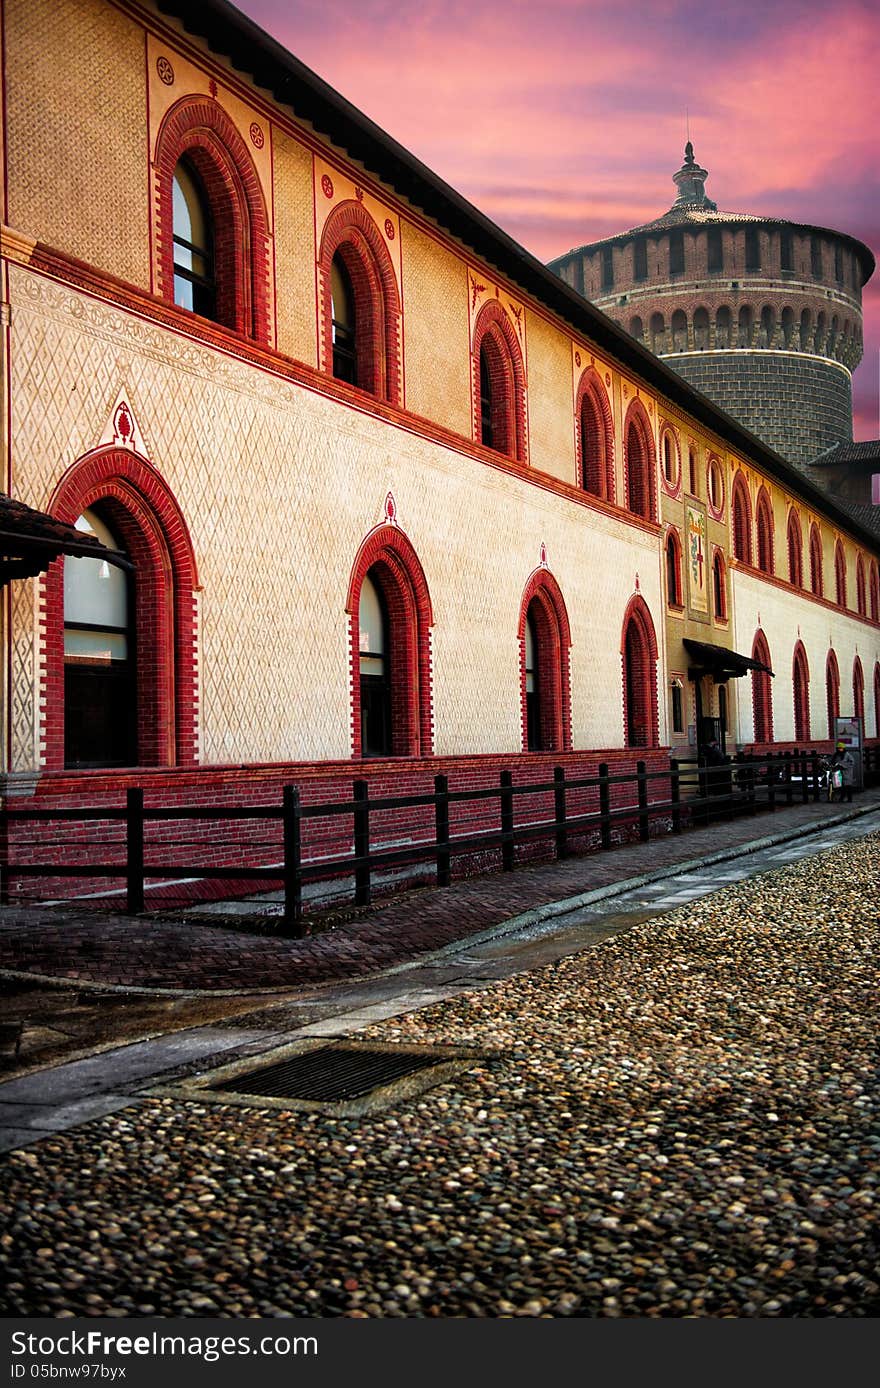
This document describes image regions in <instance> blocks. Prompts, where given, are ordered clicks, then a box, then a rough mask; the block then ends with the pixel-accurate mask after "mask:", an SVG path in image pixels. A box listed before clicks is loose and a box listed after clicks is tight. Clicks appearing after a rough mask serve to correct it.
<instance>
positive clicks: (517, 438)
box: [471, 299, 528, 463]
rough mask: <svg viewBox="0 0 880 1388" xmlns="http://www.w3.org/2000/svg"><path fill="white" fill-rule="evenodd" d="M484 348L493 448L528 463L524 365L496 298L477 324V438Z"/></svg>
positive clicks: (474, 356)
mask: <svg viewBox="0 0 880 1388" xmlns="http://www.w3.org/2000/svg"><path fill="white" fill-rule="evenodd" d="M482 351H485V354H486V364H487V366H488V369H489V381H490V388H491V418H492V435H493V439H494V444H493V447H495V448H496V449H497V450H498V452H499V453H504V454H506V455H507V457H508V458H513V459H515V461H516V462H518V463H527V462H528V446H527V435H526V406H525V386H526V381H525V367H524V364H523V357H522V352H521V350H520V345H519V342H518V341H517V338H516V333H515V332H514V330H513V328H512V327H511V324H510V319H509V317H508V316H507V314H506V313H505V312H504V310H503V309H502V308H501V306H500V304H498V303H497V302H496V301H495V300H494V299H493V300H490V301H489V303H487V304H484V305H483V307H482V308H481V309H480V311H479V313H478V314H477V318H476V322H475V324H474V341H473V350H472V361H471V389H472V391H473V401H474V405H473V420H474V438H475V439H476V440H477V442H478V443H479V441H480V436H481V428H480V417H481V403H482V391H481V388H480V353H481V352H482Z"/></svg>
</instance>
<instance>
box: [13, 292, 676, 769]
mask: <svg viewBox="0 0 880 1388" xmlns="http://www.w3.org/2000/svg"><path fill="white" fill-rule="evenodd" d="M11 283H12V297H13V316H12V324H13V327H12V351H11V356H10V368H11V372H12V382H13V418H12V438H13V469H14V486H15V490H16V493H17V494H18V495H19V496H21V498H22V499H23V500H26V501H28V502H29V503H31V504H33V505H36V506H40V507H45V506H46V504H47V503H48V501H49V498H50V496H51V493H52V491H53V490H54V488H55V486H56V485H57V482H58V480H59V478H60V476H61V475H62V474H63V472H64V471H65V469H66V468H67V467H68V466H70V464H71V463H73V462H74V461H75V460H76V459H77V458H78V457H80V456H81V455H82V454H83V453H85V452H86V451H88V450H89V449H90V448H93V447H94V446H95V445H96V444H97V443H98V441H99V439H100V436H101V433H102V431H103V429H104V427H105V425H106V423H107V419H108V416H109V414H110V412H111V410H112V408H113V405H114V402H115V400H116V397H117V394H118V392H119V391H120V390H121V389H124V390H125V391H126V392H127V395H128V399H129V401H130V404H131V407H132V409H133V411H134V414H135V418H136V422H137V425H138V427H139V429H140V431H141V433H142V435H143V437H144V441H145V448H146V450H147V452H148V455H149V457H150V460H151V461H152V462H153V464H154V466H155V467H157V469H158V470H159V472H160V473H161V475H162V477H163V478H164V479H165V481H166V482H167V484H168V487H169V489H170V490H171V492H172V493H173V494H174V496H175V497H176V498H177V500H178V502H179V504H180V506H181V508H182V510H183V514H184V516H185V518H186V520H187V523H188V525H189V527H190V532H191V536H192V540H193V544H194V547H195V553H196V561H197V565H198V571H199V578H200V582H201V585H202V589H203V591H202V593H201V600H200V604H201V605H200V611H201V648H200V652H199V666H200V670H201V689H202V708H201V730H202V756H203V759H204V760H205V761H206V762H218V761H221V762H226V761H251V760H263V759H270V760H274V759H285V758H308V759H312V758H314V759H323V758H332V757H347V756H349V755H350V751H351V747H350V710H349V660H348V648H347V617H346V613H345V601H346V592H347V588H348V583H349V578H350V573H351V568H352V565H353V563H354V559H355V556H356V554H357V551H358V547H359V546H360V544H361V542H362V540H363V539H364V537H365V536H366V534H367V533H368V532H369V531H370V530H371V529H372V528H373V527H374V526H375V525H377V524H378V523H380V522H381V521H382V518H383V514H384V511H383V507H384V501H385V497H386V495H387V493H388V492H389V491H391V492H393V494H394V497H395V500H396V502H397V507H398V514H399V518H400V524H401V527H402V529H403V530H404V531H405V532H406V534H407V535H408V536H409V538H410V540H411V541H412V543H413V545H414V546H415V549H416V552H417V553H418V555H419V558H420V561H421V563H422V565H423V568H424V571H425V575H426V577H427V581H428V585H429V589H430V593H431V598H432V601H433V605H434V615H435V627H434V633H433V642H434V713H435V728H436V750H437V752H438V753H453V752H485V751H499V752H506V751H510V752H515V751H519V750H520V748H521V723H520V707H519V673H518V666H517V654H518V646H517V640H516V631H517V623H518V617H519V608H520V603H521V599H522V593H523V590H524V588H525V585H526V583H527V581H528V578H529V575H530V574H531V572H532V571H533V570H534V569H535V568H536V567H537V565H538V564H539V563H540V555H541V545H542V543H543V544H545V545H546V548H547V562H548V566H549V568H550V570H551V572H552V573H553V575H554V577H555V578H556V579H557V581H558V582H559V584H560V587H561V589H562V592H563V595H564V598H565V601H566V605H567V609H568V613H569V618H570V620H571V624H572V632H573V646H572V653H571V654H572V713H573V731H574V741H575V745H576V746H590V747H596V746H614V745H620V743H621V742H622V706H621V693H620V682H621V671H620V632H621V626H622V622H623V614H624V610H625V608H626V604H627V602H628V600H629V598H630V596H631V595H632V592H633V591H634V589H635V587H636V583H637V582H638V584H639V586H640V591H641V592H642V594H643V596H644V597H645V599H646V601H647V602H648V604H649V606H650V607H651V609H652V612H653V613H654V620H655V626H657V621H658V619H657V612H658V602H659V570H658V564H657V552H656V544H655V542H654V539H653V537H652V536H650V535H648V534H645V533H644V532H642V531H638V530H635V529H633V528H630V527H627V526H624V525H622V524H621V523H620V522H617V521H614V520H613V519H610V518H605V517H600V518H597V517H595V516H594V515H593V514H592V513H590V512H588V511H587V510H586V509H585V508H583V507H581V506H578V505H576V504H572V503H571V502H566V501H564V500H563V499H562V498H560V497H558V496H556V495H553V494H551V493H548V492H544V491H542V490H541V489H539V488H535V487H534V486H532V485H530V484H529V482H528V481H527V480H526V478H522V479H520V478H511V477H510V476H509V475H507V474H505V473H503V472H499V471H496V470H495V469H492V468H487V467H486V466H485V465H484V464H481V463H480V462H478V461H476V460H474V459H472V458H468V457H466V456H463V455H461V454H459V453H457V452H456V451H454V450H453V449H450V448H444V447H440V446H438V445H436V444H432V443H430V442H428V441H426V440H424V439H422V438H420V437H419V436H417V435H415V434H412V433H410V432H409V431H406V430H402V429H396V428H394V427H392V426H389V425H387V424H384V423H383V422H382V421H380V420H377V419H374V418H373V417H372V416H370V415H367V414H363V415H362V414H360V413H358V412H356V411H354V410H352V409H350V408H348V407H346V406H344V405H340V404H337V403H336V402H334V401H332V400H330V399H328V398H326V397H323V396H322V395H320V394H319V393H317V392H314V391H309V390H305V389H302V388H299V387H297V386H294V385H291V384H289V383H287V382H283V381H280V380H278V379H276V378H274V377H272V376H271V375H269V374H268V373H265V372H260V371H256V370H253V369H251V368H249V367H247V366H245V365H243V364H236V363H231V362H230V361H228V360H226V359H223V358H221V357H219V356H217V355H215V354H213V353H210V352H198V353H193V351H192V349H191V347H190V345H189V344H188V343H187V342H186V341H185V340H184V339H182V338H181V337H180V336H179V335H177V334H174V333H170V332H165V331H163V330H161V329H157V328H155V327H153V326H150V325H147V324H145V323H142V322H141V321H140V320H138V319H136V318H133V317H129V316H127V315H125V314H123V313H120V312H119V311H117V310H116V309H103V308H102V307H101V306H100V305H97V304H94V303H92V304H91V305H89V309H88V313H87V314H86V313H85V312H84V309H85V301H84V299H83V298H82V297H81V296H79V295H77V294H73V293H71V292H69V291H67V290H65V289H64V288H62V287H60V286H58V285H55V284H52V283H50V282H48V281H46V280H44V279H42V278H41V277H39V276H35V275H32V274H31V273H30V272H29V271H27V270H26V269H24V268H23V267H19V266H14V267H12V273H11ZM74 352H75V353H76V359H77V363H78V369H79V376H78V381H79V388H78V389H77V390H76V391H71V390H70V379H69V365H68V363H69V362H70V360H71V357H72V354H73V353H74ZM35 380H38V381H39V389H40V408H39V409H38V410H37V409H34V408H33V385H34V382H35ZM637 574H638V580H637V578H636V575H637ZM36 587H37V585H32V584H28V585H21V586H20V589H19V591H20V593H21V595H22V597H21V602H20V611H19V613H18V617H17V621H18V628H17V636H16V649H15V653H14V658H13V679H14V681H15V684H16V688H17V689H18V690H19V691H20V697H19V699H18V701H17V702H16V706H15V710H14V718H15V723H16V729H15V735H14V746H15V756H16V765H17V768H18V769H26V767H27V766H30V765H32V764H33V761H32V760H29V757H30V758H32V756H33V745H34V743H33V739H34V728H35V726H36V718H37V711H36V707H35V703H34V693H33V691H34V687H35V681H34V673H35V670H36V669H37V667H38V652H39V641H38V634H37V629H36V625H35V623H34V621H33V618H32V616H31V618H30V619H28V614H27V611H26V610H25V608H26V604H27V600H29V601H30V603H31V605H33V603H34V602H35V600H36V597H35V590H36ZM25 593H27V599H26V598H25ZM657 630H658V640H660V639H661V637H660V629H659V626H658V627H657Z"/></svg>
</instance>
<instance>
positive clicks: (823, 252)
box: [549, 140, 874, 465]
mask: <svg viewBox="0 0 880 1388" xmlns="http://www.w3.org/2000/svg"><path fill="white" fill-rule="evenodd" d="M672 178H673V182H674V183H675V185H676V188H677V190H678V193H677V197H676V199H675V202H674V203H673V204H672V206H671V207H670V209H669V211H668V212H666V213H665V214H664V215H663V216H662V217H658V218H657V219H656V220H655V221H653V222H648V223H646V224H645V225H644V226H639V227H634V228H633V229H632V230H630V231H625V232H621V233H620V234H619V235H617V236H610V237H607V238H606V239H605V240H603V241H593V242H591V243H589V244H588V245H585V246H580V247H578V248H577V249H576V250H572V251H569V252H568V253H567V254H566V255H562V256H559V257H558V258H557V259H556V260H553V261H551V262H550V267H549V268H550V269H551V270H554V271H555V272H556V273H557V274H558V275H560V277H561V278H562V279H564V280H565V281H566V283H567V284H569V285H571V286H572V288H573V289H576V290H577V291H578V292H579V293H581V294H583V295H584V296H585V297H586V298H587V299H591V300H592V301H593V303H595V304H596V305H597V306H598V307H599V308H601V309H602V310H603V312H605V313H607V314H608V315H609V317H611V318H613V319H614V320H615V322H617V323H619V324H620V325H621V326H622V327H623V328H625V329H626V330H627V331H628V332H630V333H631V334H632V335H633V337H636V338H638V339H639V341H641V342H643V343H644V345H645V346H646V347H649V348H650V349H651V350H652V351H654V352H656V353H657V355H658V356H660V357H663V359H664V360H665V361H667V362H668V363H669V365H670V366H672V367H674V368H675V369H676V370H677V371H678V372H679V373H680V374H681V375H682V376H684V377H685V379H686V380H687V381H689V382H690V383H691V384H692V385H693V386H695V387H696V388H697V389H698V390H701V391H702V392H703V393H704V394H705V395H708V396H709V397H710V398H711V399H712V400H714V401H715V402H716V403H717V404H718V405H720V406H721V408H722V409H723V410H726V411H727V413H728V414H731V415H733V416H734V418H735V419H738V420H739V421H740V422H741V423H742V424H744V425H745V427H746V428H747V429H750V430H751V431H752V432H753V433H754V434H757V435H758V437H759V438H761V439H763V440H764V442H765V443H767V444H769V445H770V447H771V448H774V449H775V450H776V451H777V452H778V453H780V454H782V456H783V457H784V458H787V459H789V460H790V461H791V462H794V463H798V464H802V465H803V464H807V463H809V462H810V461H812V459H814V458H815V457H817V456H818V455H819V454H820V453H824V452H825V451H826V450H828V449H829V448H832V447H834V446H835V445H837V444H841V443H848V442H851V441H852V436H853V432H852V372H853V370H854V369H855V367H856V366H858V364H859V362H860V360H861V357H862V287H863V286H864V284H865V283H866V282H867V280H868V279H870V277H871V274H872V273H873V270H874V257H873V255H872V254H871V252H870V250H869V249H868V247H867V246H864V245H863V244H862V243H861V242H860V241H856V240H854V239H853V238H852V237H851V236H846V235H844V234H843V233H842V232H837V231H830V230H829V229H828V228H826V227H816V226H808V225H801V224H799V223H795V222H788V221H783V220H782V219H780V218H775V217H760V216H751V215H749V214H748V213H737V212H719V211H718V208H717V206H716V204H715V203H714V202H712V201H711V200H710V199H709V198H708V197H707V196H706V188H705V184H706V179H707V178H708V172H707V170H706V169H704V168H701V167H700V165H699V164H698V163H697V162H696V160H695V158H694V150H693V145H692V144H691V142H690V140H689V141H688V143H687V145H686V146H685V157H684V163H683V164H682V166H681V168H680V169H679V170H678V171H677V172H676V173H674V174H673V176H672Z"/></svg>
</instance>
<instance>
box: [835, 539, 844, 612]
mask: <svg viewBox="0 0 880 1388" xmlns="http://www.w3.org/2000/svg"><path fill="white" fill-rule="evenodd" d="M834 590H835V601H836V602H837V606H838V607H846V558H845V557H844V553H843V545H842V544H841V543H840V541H839V540H838V541H837V544H836V545H835V546H834Z"/></svg>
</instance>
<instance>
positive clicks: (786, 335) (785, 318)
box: [782, 308, 795, 349]
mask: <svg viewBox="0 0 880 1388" xmlns="http://www.w3.org/2000/svg"><path fill="white" fill-rule="evenodd" d="M794 334H795V327H794V309H791V308H784V309H783V310H782V341H783V342H784V344H785V346H786V347H787V348H788V349H791V348H792V347H793V346H794Z"/></svg>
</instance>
